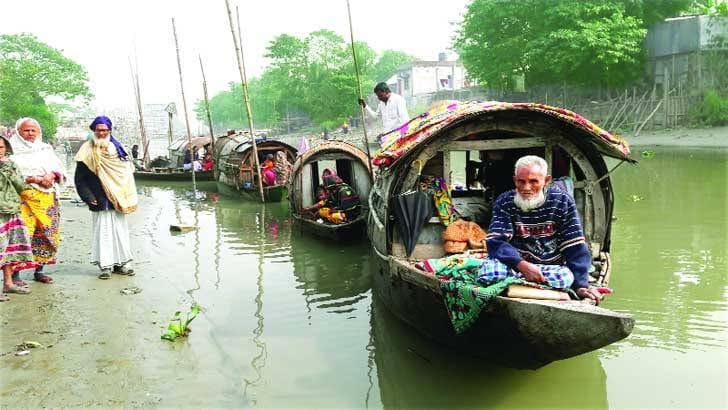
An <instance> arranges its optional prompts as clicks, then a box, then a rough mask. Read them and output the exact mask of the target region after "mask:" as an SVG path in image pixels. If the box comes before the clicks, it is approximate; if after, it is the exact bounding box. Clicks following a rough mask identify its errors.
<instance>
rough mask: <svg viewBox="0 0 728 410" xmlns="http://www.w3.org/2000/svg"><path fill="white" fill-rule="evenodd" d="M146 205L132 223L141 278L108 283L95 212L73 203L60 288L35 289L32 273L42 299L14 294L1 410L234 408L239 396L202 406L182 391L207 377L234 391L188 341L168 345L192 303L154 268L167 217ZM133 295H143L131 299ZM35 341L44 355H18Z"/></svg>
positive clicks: (6, 323)
mask: <svg viewBox="0 0 728 410" xmlns="http://www.w3.org/2000/svg"><path fill="white" fill-rule="evenodd" d="M141 205H142V206H141V207H140V209H141V211H140V212H138V213H136V214H133V215H131V220H130V226H131V227H132V242H133V243H134V246H133V251H134V253H135V257H136V265H135V267H136V270H137V272H138V274H137V275H136V276H134V277H127V276H120V275H114V276H113V277H112V279H111V280H106V281H102V280H99V279H98V278H97V274H98V272H97V268H95V267H94V266H92V265H90V264H89V263H88V258H89V253H90V249H91V248H90V229H89V225H90V213H89V211H88V210H87V209H86V208H85V207H81V206H76V205H74V204H72V203H70V202H68V201H64V202H63V204H62V210H61V212H62V245H61V249H60V252H59V255H58V259H59V261H60V263H59V264H58V265H56V266H54V267H49V268H48V269H47V270H48V272H49V273H50V274H51V275H52V276H53V278H54V283H53V284H51V285H43V284H40V283H35V282H31V281H30V279H29V277H32V276H31V274H30V272H26V273H25V274H24V278H25V279H26V280H27V281H29V282H30V283H31V285H30V286H31V289H32V293H31V294H29V295H11V298H12V299H11V301H9V302H5V303H3V304H2V305H0V314H1V316H2V336H0V354H2V357H0V408H45V407H97V406H100V407H141V406H149V405H154V406H157V405H163V406H165V407H167V406H170V407H171V406H176V404H175V403H177V400H178V399H179V398H180V396H181V397H183V398H184V400H185V402H184V403H181V404H182V405H183V407H187V406H193V407H207V406H213V407H217V406H230V405H233V404H234V403H232V402H231V401H230V398H229V397H228V398H227V399H223V398H222V397H219V396H206V395H202V396H199V401H197V402H195V399H194V397H195V395H191V394H187V393H185V394H180V392H179V390H180V389H181V390H185V389H186V390H188V391H190V392H191V391H196V390H198V389H197V387H196V386H197V384H198V382H199V380H198V379H202V378H204V379H206V380H208V381H210V382H214V383H219V384H220V385H228V386H229V387H231V388H232V384H234V383H232V382H230V381H226V380H225V379H224V378H222V377H220V376H219V374H218V375H217V376H216V375H214V374H210V373H209V371H212V372H213V373H214V372H215V369H214V366H209V364H210V363H209V362H208V360H210V358H205V357H200V356H198V355H197V353H196V352H195V351H194V350H193V349H189V348H188V347H189V346H188V345H187V343H186V342H177V343H167V342H163V341H160V334H161V332H162V329H163V328H164V327H165V326H166V325H167V324H168V323H169V322H168V319H169V318H170V317H171V315H172V314H173V313H174V311H175V310H177V309H183V308H186V307H187V306H189V303H190V298H189V296H188V294H186V293H185V291H184V290H183V289H180V288H179V285H180V283H178V282H176V281H175V275H176V274H177V273H178V272H176V271H174V270H169V271H163V270H161V269H158V268H154V269H151V267H152V266H153V264H152V263H150V259H151V258H155V259H158V258H159V257H160V255H158V254H155V252H154V249H155V246H154V245H153V244H151V243H149V242H148V241H147V240H148V239H149V237H150V235H149V234H148V233H149V232H150V231H154V230H156V229H157V228H158V226H155V218H157V217H158V216H157V215H155V214H156V213H157V210H155V209H153V208H151V207H150V206H149V205H150V204H149V201H148V200H144V199H143V201H142V204H141ZM162 228H163V227H162ZM162 257H163V256H162ZM129 287H139V288H140V289H141V290H142V292H141V293H139V294H130V295H124V294H122V293H121V291H122V290H123V289H124V288H129ZM203 322H204V319H202V320H198V321H197V322H195V323H194V324H198V323H199V324H200V326H199V327H200V330H198V329H196V328H195V326H193V329H194V331H195V332H197V333H201V332H203V331H204V330H202V329H204V324H203ZM25 341H34V342H38V343H40V344H41V345H42V346H41V347H38V348H35V349H30V353H29V354H27V355H25V356H16V354H15V351H16V345H18V344H20V343H23V342H25ZM200 363H203V364H204V366H202V367H200V366H199V364H200ZM172 380H173V381H174V383H173V385H174V388H170V387H169V386H170V383H169V382H170V381H172ZM203 403H204V406H203Z"/></svg>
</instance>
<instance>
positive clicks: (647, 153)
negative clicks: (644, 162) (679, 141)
mask: <svg viewBox="0 0 728 410" xmlns="http://www.w3.org/2000/svg"><path fill="white" fill-rule="evenodd" d="M654 156H655V151H650V150H645V151H642V158H645V159H649V158H652V157H654Z"/></svg>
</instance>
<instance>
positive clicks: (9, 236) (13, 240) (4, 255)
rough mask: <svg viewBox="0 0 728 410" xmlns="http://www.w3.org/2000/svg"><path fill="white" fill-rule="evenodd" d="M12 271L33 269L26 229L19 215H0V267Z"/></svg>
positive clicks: (31, 250) (33, 264)
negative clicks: (8, 268)
mask: <svg viewBox="0 0 728 410" xmlns="http://www.w3.org/2000/svg"><path fill="white" fill-rule="evenodd" d="M7 265H10V266H11V267H12V269H13V271H21V270H23V269H31V268H35V267H36V265H35V263H34V262H33V249H32V248H31V246H30V239H29V238H28V228H26V226H25V223H24V222H23V219H22V218H20V215H19V214H0V267H5V266H7Z"/></svg>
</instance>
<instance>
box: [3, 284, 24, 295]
mask: <svg viewBox="0 0 728 410" xmlns="http://www.w3.org/2000/svg"><path fill="white" fill-rule="evenodd" d="M3 293H16V294H18V295H27V294H28V293H30V289H28V288H22V287H20V286H10V287H7V288H3Z"/></svg>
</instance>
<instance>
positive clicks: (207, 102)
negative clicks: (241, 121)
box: [199, 56, 215, 152]
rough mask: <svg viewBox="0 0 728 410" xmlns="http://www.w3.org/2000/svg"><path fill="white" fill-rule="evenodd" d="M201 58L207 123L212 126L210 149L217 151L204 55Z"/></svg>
mask: <svg viewBox="0 0 728 410" xmlns="http://www.w3.org/2000/svg"><path fill="white" fill-rule="evenodd" d="M199 58H200V71H201V72H202V92H203V95H204V97H205V114H207V125H208V126H209V127H210V150H211V151H212V152H215V132H214V131H213V129H212V116H211V115H210V100H209V99H208V98H207V79H205V69H204V68H203V67H202V56H199Z"/></svg>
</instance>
